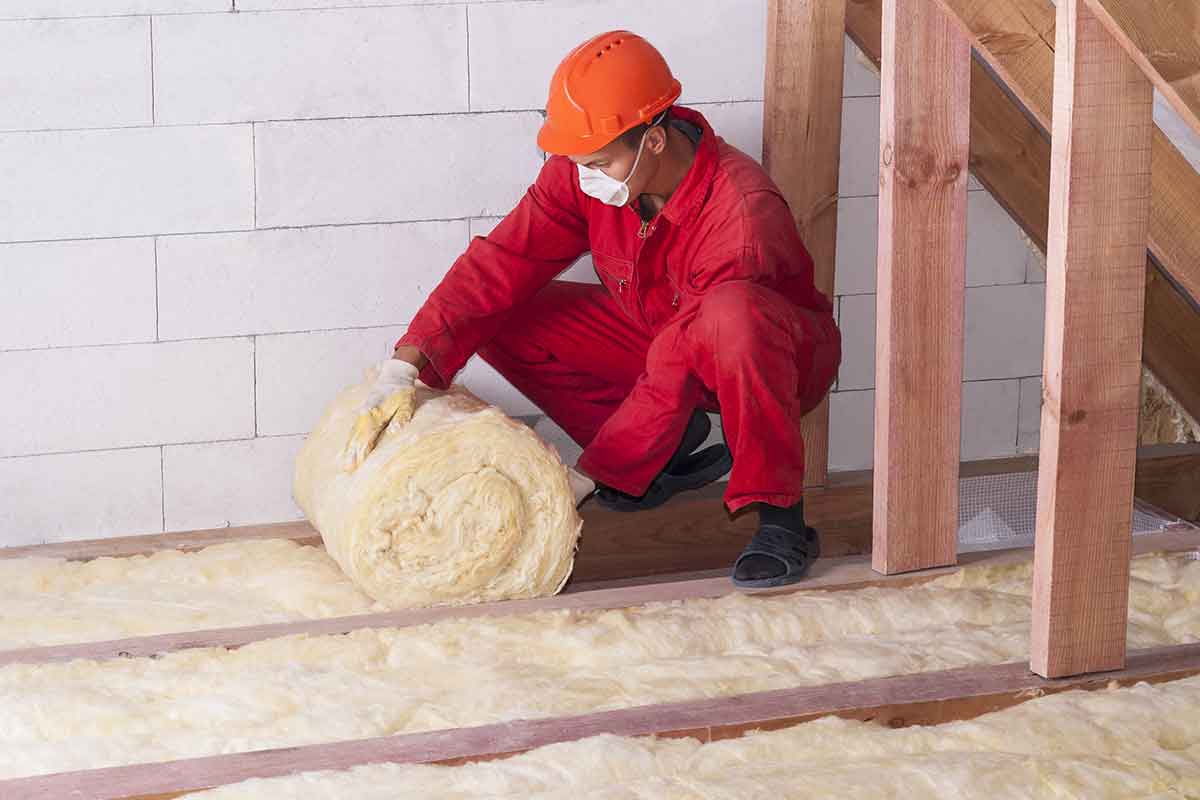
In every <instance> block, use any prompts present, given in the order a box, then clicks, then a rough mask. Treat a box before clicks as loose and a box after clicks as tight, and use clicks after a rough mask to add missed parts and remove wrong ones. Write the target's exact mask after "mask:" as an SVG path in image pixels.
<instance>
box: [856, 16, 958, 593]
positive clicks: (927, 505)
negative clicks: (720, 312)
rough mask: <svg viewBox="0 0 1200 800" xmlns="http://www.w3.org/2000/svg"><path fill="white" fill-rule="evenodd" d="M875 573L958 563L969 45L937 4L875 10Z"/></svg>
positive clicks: (873, 543) (873, 538)
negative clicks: (879, 32)
mask: <svg viewBox="0 0 1200 800" xmlns="http://www.w3.org/2000/svg"><path fill="white" fill-rule="evenodd" d="M882 64H883V68H882V79H881V87H882V89H881V95H880V143H879V144H880V168H879V260H878V265H877V266H878V268H877V287H878V288H877V294H876V326H875V453H874V466H875V490H874V503H875V508H874V517H873V519H874V528H873V537H872V550H871V552H872V556H873V561H872V563H873V565H874V567H875V569H876V570H878V571H879V572H882V573H884V574H893V573H896V572H907V571H910V570H915V569H925V568H928V567H935V566H942V565H945V564H953V563H954V555H955V548H956V543H957V540H956V534H957V531H958V461H959V459H958V454H959V445H960V429H959V428H960V409H961V406H962V370H963V367H962V359H963V297H964V292H965V286H966V242H967V161H968V149H969V145H968V139H969V132H970V122H971V120H970V84H971V48H970V45H969V44H968V42H967V39H966V37H965V36H963V35H962V32H961V31H960V30H959V29H958V27H957V26H955V25H954V24H952V23H951V22H950V20H949V19H947V17H946V14H945V12H944V11H943V10H942V9H941V8H940V7H939V6H938V5H937V4H936V3H935V2H933V0H884V3H883V61H882Z"/></svg>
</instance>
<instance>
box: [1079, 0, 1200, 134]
mask: <svg viewBox="0 0 1200 800" xmlns="http://www.w3.org/2000/svg"><path fill="white" fill-rule="evenodd" d="M1088 9H1089V10H1090V11H1091V12H1092V13H1093V14H1094V15H1095V16H1096V19H1098V20H1100V22H1101V23H1102V24H1103V25H1104V27H1105V28H1107V29H1108V32H1109V33H1110V34H1112V36H1113V38H1114V39H1115V40H1116V42H1117V43H1118V44H1119V45H1121V47H1123V48H1125V53H1126V55H1128V56H1129V58H1130V59H1132V60H1133V63H1135V64H1137V65H1138V68H1139V69H1141V70H1142V72H1143V74H1145V76H1146V77H1147V78H1149V79H1150V81H1151V82H1152V83H1153V84H1154V86H1155V88H1157V89H1158V90H1159V91H1160V92H1162V95H1163V97H1164V98H1166V100H1167V102H1169V103H1170V104H1171V105H1172V107H1174V109H1175V111H1176V112H1178V114H1179V116H1180V118H1182V119H1183V121H1184V122H1186V123H1187V124H1188V125H1189V126H1191V128H1192V130H1193V131H1195V132H1196V133H1197V134H1198V135H1200V4H1197V3H1196V1H1195V0H1155V1H1154V2H1153V3H1147V2H1144V0H1088Z"/></svg>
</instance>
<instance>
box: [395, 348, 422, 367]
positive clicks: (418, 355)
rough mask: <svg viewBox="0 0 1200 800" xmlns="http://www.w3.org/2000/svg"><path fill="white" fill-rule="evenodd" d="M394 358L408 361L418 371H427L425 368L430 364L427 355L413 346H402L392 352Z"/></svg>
mask: <svg viewBox="0 0 1200 800" xmlns="http://www.w3.org/2000/svg"><path fill="white" fill-rule="evenodd" d="M392 358H398V359H400V360H401V361H407V362H408V363H409V364H412V365H413V366H414V367H416V368H417V369H418V370H422V369H425V366H426V365H427V364H428V363H429V359H428V358H426V357H425V354H424V353H422V352H421V351H420V350H419V349H418V348H417V347H414V346H413V345H411V344H402V345H399V346H398V347H396V348H395V349H394V350H393V351H392Z"/></svg>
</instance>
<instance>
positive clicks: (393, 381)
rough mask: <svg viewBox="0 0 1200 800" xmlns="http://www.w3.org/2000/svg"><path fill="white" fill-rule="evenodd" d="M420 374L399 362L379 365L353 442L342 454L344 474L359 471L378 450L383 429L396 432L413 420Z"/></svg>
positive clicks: (355, 428)
mask: <svg viewBox="0 0 1200 800" xmlns="http://www.w3.org/2000/svg"><path fill="white" fill-rule="evenodd" d="M418 374H420V372H419V370H418V369H417V367H416V366H415V365H413V364H410V363H409V362H407V361H404V360H402V359H399V358H389V359H387V360H386V361H383V362H381V363H380V365H379V375H378V377H376V379H375V383H374V384H373V385H372V386H371V390H370V391H369V392H368V393H367V398H366V400H364V401H363V403H362V405H361V406H359V408H358V419H357V420H355V422H354V429H353V431H352V432H351V434H350V441H349V442H347V443H346V447H345V449H344V450H343V451H342V469H343V470H344V471H346V472H353V471H354V470H356V469H358V465H359V464H361V463H362V462H363V461H364V460H365V459H366V457H367V456H368V455H369V454H370V453H371V451H372V450H373V449H375V443H376V442H377V441H379V436H380V434H382V433H383V431H384V428H387V429H389V430H394V429H396V428H398V427H400V426H401V425H403V424H405V423H406V422H408V421H409V420H410V419H412V415H413V410H414V408H415V407H416V402H417V398H416V387H415V385H414V382H415V381H416V379H417V375H418Z"/></svg>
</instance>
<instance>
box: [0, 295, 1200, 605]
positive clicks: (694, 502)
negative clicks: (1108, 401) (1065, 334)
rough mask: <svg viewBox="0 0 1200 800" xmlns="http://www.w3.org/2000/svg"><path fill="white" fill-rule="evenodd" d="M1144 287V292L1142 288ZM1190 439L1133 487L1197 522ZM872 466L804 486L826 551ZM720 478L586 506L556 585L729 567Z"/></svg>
mask: <svg viewBox="0 0 1200 800" xmlns="http://www.w3.org/2000/svg"><path fill="white" fill-rule="evenodd" d="M1148 291H1149V290H1148ZM1191 447H1192V446H1190V445H1154V446H1150V447H1145V448H1142V449H1140V450H1139V451H1138V481H1139V483H1138V487H1139V496H1141V494H1140V488H1141V486H1143V481H1144V482H1145V483H1144V485H1145V486H1146V487H1147V489H1146V491H1147V494H1146V496H1145V499H1147V500H1149V501H1150V502H1152V503H1154V504H1155V505H1156V506H1158V507H1160V508H1162V509H1164V510H1166V511H1169V512H1171V513H1173V514H1177V515H1179V516H1181V517H1184V518H1185V519H1190V520H1197V509H1196V503H1197V502H1198V501H1196V500H1195V498H1196V497H1197V496H1198V495H1197V494H1189V492H1196V491H1198V489H1200V487H1197V486H1196V484H1194V483H1193V482H1192V481H1191V480H1190V476H1192V475H1193V474H1194V471H1195V470H1198V469H1200V451H1196V450H1194V449H1189V448H1191ZM1035 470H1037V455H1036V454H1033V455H1022V456H1011V457H1007V458H993V459H984V460H979V461H964V462H962V463H961V464H960V465H959V475H960V477H963V478H968V477H973V476H977V475H994V474H999V473H1005V472H1033V471H1035ZM871 486H872V472H871V470H854V471H845V472H834V473H831V474H830V477H829V482H828V485H827V486H824V487H814V488H812V489H808V490H806V493H805V516H806V518H807V520H808V521H809V523H810V524H812V525H813V526H814V527H816V528H817V529H818V530H820V532H821V552H822V555H823V556H825V557H834V556H847V555H861V554H864V553H869V552H871V510H872V505H873V503H872V491H871ZM723 489H724V487H723V486H722V485H720V484H716V485H713V486H709V487H706V488H704V489H702V490H699V491H696V492H688V493H685V494H682V495H679V496H678V497H675V498H673V499H672V500H671V501H670V502H668V503H667V504H665V505H664V506H662V507H661V508H659V509H654V510H652V511H646V512H641V513H638V514H619V513H616V512H608V511H605V510H604V509H598V508H597V509H592V508H587V507H585V509H584V512H583V517H584V533H583V539H582V541H581V543H580V551H579V556H578V558H577V560H576V566H575V571H574V573H573V574H572V576H571V580H570V581H568V582H567V585H566V587H565V589H564V591H567V592H571V591H577V590H579V589H582V588H594V586H595V585H596V584H611V583H612V582H614V581H628V580H636V581H638V582H645V581H646V579H648V578H650V577H652V576H660V577H661V576H671V575H678V574H680V573H688V572H696V571H704V570H728V569H729V565H730V564H732V563H733V559H734V558H736V556H737V554H738V553H740V552H741V549H742V548H743V547H744V546H745V543H746V542H747V541H748V540H749V538H750V536H751V535H752V534H753V532H754V526H755V525H756V524H757V516H756V515H755V514H753V513H740V514H738V515H736V516H735V517H731V516H730V515H729V513H728V512H727V511H726V510H725V508H724V505H723V504H722V502H721V493H722V491H723ZM261 538H288V539H292V540H294V541H296V542H299V543H302V544H308V545H313V546H316V547H320V546H321V541H320V536H319V535H318V534H317V532H316V530H314V529H313V528H312V526H311V525H309V524H308V523H307V522H303V521H301V522H284V523H275V524H267V525H246V526H238V527H230V528H217V529H211V530H200V531H183V532H179V533H168V534H153V535H142V536H121V537H113V538H109V539H87V540H81V541H74V542H57V543H54V544H43V545H30V546H23V547H7V548H0V558H24V557H30V556H38V557H46V558H67V559H73V560H87V559H89V558H97V557H101V556H105V557H117V558H119V557H125V556H131V555H148V554H150V553H154V552H156V551H158V550H163V549H178V550H185V551H186V550H199V549H201V548H203V547H208V546H210V545H214V544H221V543H223V542H229V541H236V540H239V539H261Z"/></svg>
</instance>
